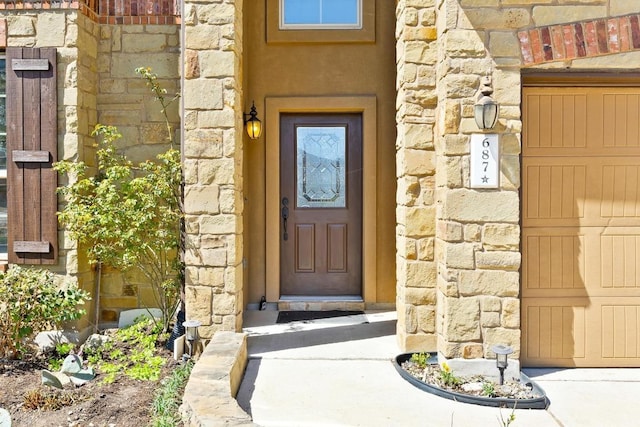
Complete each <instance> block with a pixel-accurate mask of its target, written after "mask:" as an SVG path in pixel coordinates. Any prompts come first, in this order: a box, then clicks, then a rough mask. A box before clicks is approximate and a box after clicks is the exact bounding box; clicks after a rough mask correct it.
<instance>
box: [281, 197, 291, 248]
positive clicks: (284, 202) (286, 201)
mask: <svg viewBox="0 0 640 427" xmlns="http://www.w3.org/2000/svg"><path fill="white" fill-rule="evenodd" d="M281 213H282V223H283V226H284V235H283V236H282V237H283V239H284V240H289V233H287V219H289V199H288V198H286V197H283V198H282V210H281Z"/></svg>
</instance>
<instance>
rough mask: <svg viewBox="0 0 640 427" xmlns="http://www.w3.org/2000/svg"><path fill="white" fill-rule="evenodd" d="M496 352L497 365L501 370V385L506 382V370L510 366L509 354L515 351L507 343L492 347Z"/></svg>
mask: <svg viewBox="0 0 640 427" xmlns="http://www.w3.org/2000/svg"><path fill="white" fill-rule="evenodd" d="M491 350H493V352H494V353H495V354H496V366H497V367H498V371H500V385H503V384H504V370H505V369H507V366H509V355H510V354H511V353H513V349H512V348H511V347H509V346H508V345H505V344H496V345H494V346H493V347H491Z"/></svg>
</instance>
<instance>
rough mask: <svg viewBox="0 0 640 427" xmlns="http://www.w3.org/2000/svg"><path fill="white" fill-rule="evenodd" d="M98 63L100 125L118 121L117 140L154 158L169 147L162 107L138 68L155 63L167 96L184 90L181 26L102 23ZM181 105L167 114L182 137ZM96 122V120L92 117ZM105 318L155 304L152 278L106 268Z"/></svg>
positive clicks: (130, 152)
mask: <svg viewBox="0 0 640 427" xmlns="http://www.w3.org/2000/svg"><path fill="white" fill-rule="evenodd" d="M98 28H99V33H98V36H97V52H98V56H97V61H96V65H95V67H94V69H93V74H92V75H91V76H88V77H89V78H90V79H91V80H89V78H88V79H87V80H89V81H91V82H92V85H93V86H95V87H97V123H101V124H105V125H113V126H116V127H117V128H118V130H119V131H120V133H121V134H122V136H123V137H122V139H121V140H120V141H119V142H118V144H119V146H120V147H121V148H122V150H123V153H124V154H125V155H126V156H127V157H128V158H129V159H130V160H132V161H134V162H139V161H143V160H148V159H154V158H155V156H156V155H157V154H159V153H162V152H164V151H166V150H167V149H168V148H169V147H170V143H169V133H168V131H167V128H166V123H165V118H164V115H163V114H162V106H161V105H160V103H159V102H158V101H157V100H156V99H155V97H154V95H153V94H152V92H151V89H150V88H149V87H148V86H147V85H146V81H145V80H144V79H143V78H141V77H140V76H139V75H138V74H136V72H135V69H136V68H138V67H150V68H151V70H152V72H154V73H155V74H157V75H158V83H160V85H161V86H162V87H163V88H165V89H166V90H167V94H166V98H167V100H169V99H171V98H172V97H174V96H175V95H176V94H177V93H179V91H180V72H179V64H180V47H179V39H180V36H179V32H180V27H179V26H177V25H106V24H104V25H99V27H98ZM179 104H180V101H179V100H176V101H174V102H173V103H172V104H171V105H170V107H169V108H168V110H167V115H168V118H169V120H170V123H171V125H172V127H173V129H174V132H172V133H173V138H174V140H175V141H176V142H178V141H179V139H178V138H179V132H178V131H177V129H178V128H179V124H180V118H179V114H178V111H179ZM89 123H90V124H92V125H91V126H93V125H94V124H95V123H96V122H95V121H93V122H91V121H89ZM101 290H102V292H101V297H100V298H101V304H100V305H101V321H103V322H114V321H117V320H118V315H119V313H120V311H122V310H123V309H132V308H138V307H154V306H155V305H156V303H155V297H154V296H153V290H152V288H151V286H150V285H149V284H148V282H147V279H146V278H145V277H144V276H143V275H142V274H141V273H140V272H138V271H136V270H134V271H130V272H127V274H126V275H125V276H122V275H121V274H119V273H118V272H116V271H113V270H112V269H109V268H106V269H105V270H103V278H102V287H101Z"/></svg>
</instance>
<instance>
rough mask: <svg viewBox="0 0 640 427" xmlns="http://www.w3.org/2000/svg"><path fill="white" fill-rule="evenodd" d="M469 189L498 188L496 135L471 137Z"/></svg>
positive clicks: (481, 134) (498, 163)
mask: <svg viewBox="0 0 640 427" xmlns="http://www.w3.org/2000/svg"><path fill="white" fill-rule="evenodd" d="M470 169H471V188H498V187H500V143H499V139H498V135H497V134H487V133H475V134H473V135H471V167H470Z"/></svg>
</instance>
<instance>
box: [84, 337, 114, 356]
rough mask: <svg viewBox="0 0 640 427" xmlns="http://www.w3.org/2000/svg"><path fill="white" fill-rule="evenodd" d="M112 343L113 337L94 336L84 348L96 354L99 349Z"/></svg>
mask: <svg viewBox="0 0 640 427" xmlns="http://www.w3.org/2000/svg"><path fill="white" fill-rule="evenodd" d="M109 341H111V337H109V336H107V335H100V334H93V335H91V336H90V337H89V338H87V341H85V343H84V345H83V348H84V349H85V350H87V351H89V352H91V353H95V351H96V350H97V349H99V348H100V347H102V346H103V345H104V344H105V343H106V342H109Z"/></svg>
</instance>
